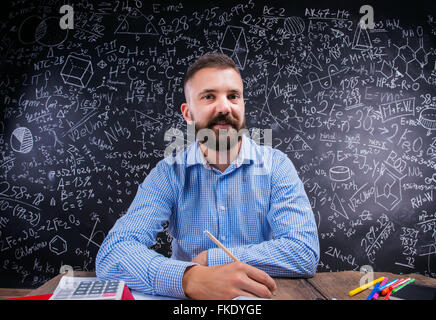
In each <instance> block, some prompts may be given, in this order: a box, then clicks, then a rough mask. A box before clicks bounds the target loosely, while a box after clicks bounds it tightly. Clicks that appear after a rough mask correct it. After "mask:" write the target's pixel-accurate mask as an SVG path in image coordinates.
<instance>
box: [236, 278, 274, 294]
mask: <svg viewBox="0 0 436 320" xmlns="http://www.w3.org/2000/svg"><path fill="white" fill-rule="evenodd" d="M242 290H244V291H246V292H247V293H250V294H249V295H248V296H249V297H251V296H252V295H253V296H255V297H259V298H266V299H271V298H272V293H271V290H270V289H269V288H268V287H267V286H265V285H264V284H262V283H260V282H257V281H255V280H253V279H251V278H249V277H247V279H246V281H245V283H244V285H243V287H242Z"/></svg>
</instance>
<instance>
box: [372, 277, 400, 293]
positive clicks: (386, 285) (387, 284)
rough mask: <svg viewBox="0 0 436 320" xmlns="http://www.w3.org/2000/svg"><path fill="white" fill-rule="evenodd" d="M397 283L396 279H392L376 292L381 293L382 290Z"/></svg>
mask: <svg viewBox="0 0 436 320" xmlns="http://www.w3.org/2000/svg"><path fill="white" fill-rule="evenodd" d="M397 281H398V279H394V280H392V281H391V282H388V283H386V284H385V285H384V286H381V287H379V288H378V289H377V292H382V290H383V289H386V288H389V286H390V285H392V284H394V283H395V282H397Z"/></svg>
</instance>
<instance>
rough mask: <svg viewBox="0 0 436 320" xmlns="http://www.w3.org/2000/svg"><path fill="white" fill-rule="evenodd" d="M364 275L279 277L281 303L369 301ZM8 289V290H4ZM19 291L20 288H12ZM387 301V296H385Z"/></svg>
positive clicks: (420, 280) (418, 279)
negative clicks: (361, 288) (363, 285)
mask: <svg viewBox="0 0 436 320" xmlns="http://www.w3.org/2000/svg"><path fill="white" fill-rule="evenodd" d="M74 276H77V277H95V273H94V272H83V271H74ZM362 276H363V274H362V273H359V272H356V271H343V272H320V273H317V274H316V275H315V276H314V277H312V278H308V279H293V278H292V279H291V278H275V280H276V283H277V287H278V290H277V295H276V296H275V297H274V299H277V300H315V299H317V298H318V299H328V300H331V299H332V298H335V299H337V300H365V299H366V297H368V295H369V293H370V290H369V289H367V290H365V291H363V292H362V293H359V294H357V295H355V296H353V297H350V296H349V295H348V292H349V291H350V290H353V289H355V288H357V287H358V286H359V282H360V278H361V277H362ZM383 276H385V277H388V278H389V279H395V278H405V277H411V278H415V283H417V284H424V285H430V286H436V279H433V278H428V277H425V276H422V275H419V274H408V275H404V274H403V275H397V274H392V273H388V272H375V273H374V279H377V278H379V277H383ZM62 277H63V274H59V275H57V276H56V277H54V278H53V279H51V280H49V281H47V282H46V283H45V284H44V285H42V286H41V287H39V288H38V289H35V290H31V291H30V292H28V293H27V294H25V295H26V296H33V295H40V294H48V293H53V291H54V289H55V288H56V286H57V285H58V283H59V280H60V279H61V278H62ZM3 290H7V289H3ZM10 290H17V289H10ZM381 299H383V297H381Z"/></svg>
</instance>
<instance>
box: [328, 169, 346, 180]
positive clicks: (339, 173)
mask: <svg viewBox="0 0 436 320" xmlns="http://www.w3.org/2000/svg"><path fill="white" fill-rule="evenodd" d="M329 174H330V179H332V180H333V181H346V180H348V179H350V176H351V175H350V168H348V167H344V166H336V167H333V168H330V170H329Z"/></svg>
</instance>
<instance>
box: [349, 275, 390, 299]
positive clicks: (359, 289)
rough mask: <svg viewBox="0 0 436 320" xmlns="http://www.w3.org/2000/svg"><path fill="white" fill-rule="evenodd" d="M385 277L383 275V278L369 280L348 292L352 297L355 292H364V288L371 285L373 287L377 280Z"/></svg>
mask: <svg viewBox="0 0 436 320" xmlns="http://www.w3.org/2000/svg"><path fill="white" fill-rule="evenodd" d="M384 278H385V277H381V278H378V279H375V280H374V281H371V282H368V283H367V284H364V285H363V286H360V287H359V288H356V289H354V290H351V291H350V292H348V294H349V295H350V297H352V296H354V295H355V294H358V293H360V292H362V291H363V290H365V289H368V288H369V287H372V286H373V285H375V284H376V283H377V282H382V281H383V279H384Z"/></svg>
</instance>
